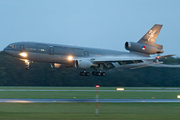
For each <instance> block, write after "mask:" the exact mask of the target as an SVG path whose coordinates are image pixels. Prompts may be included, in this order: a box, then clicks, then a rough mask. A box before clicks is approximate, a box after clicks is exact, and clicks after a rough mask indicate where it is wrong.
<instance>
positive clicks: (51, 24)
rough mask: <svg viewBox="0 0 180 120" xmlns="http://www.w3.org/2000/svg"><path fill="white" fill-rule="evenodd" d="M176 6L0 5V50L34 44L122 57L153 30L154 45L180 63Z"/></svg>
mask: <svg viewBox="0 0 180 120" xmlns="http://www.w3.org/2000/svg"><path fill="white" fill-rule="evenodd" d="M179 6H180V0H0V50H3V48H5V47H6V46H7V45H8V44H10V43H13V42H21V41H36V42H45V43H56V44H65V45H77V46H85V47H94V48H106V49H112V50H118V51H127V50H125V48H124V44H125V42H126V41H132V42H137V41H138V40H139V39H140V38H141V37H142V36H143V35H144V34H145V33H146V32H147V31H148V30H149V29H150V28H151V27H152V26H153V25H154V24H162V25H163V27H162V29H161V32H160V34H159V36H158V38H157V40H156V44H161V45H163V46H164V51H165V52H164V53H163V55H166V54H176V55H177V57H180V30H179V29H180V7H179Z"/></svg>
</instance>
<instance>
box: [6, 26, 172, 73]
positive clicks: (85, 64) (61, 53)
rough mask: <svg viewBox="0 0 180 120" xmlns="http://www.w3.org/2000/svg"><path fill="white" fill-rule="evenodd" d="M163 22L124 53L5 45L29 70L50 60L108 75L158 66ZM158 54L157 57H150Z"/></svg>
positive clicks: (32, 44) (45, 45) (57, 65)
mask: <svg viewBox="0 0 180 120" xmlns="http://www.w3.org/2000/svg"><path fill="white" fill-rule="evenodd" d="M161 28H162V25H159V24H155V25H154V26H153V27H152V28H151V29H150V30H149V31H148V32H147V33H146V34H145V35H144V36H143V37H142V38H141V39H140V40H139V41H138V42H126V43H125V49H126V50H128V51H129V52H121V51H115V50H108V49H100V48H88V47H80V46H70V45H61V44H50V43H41V42H16V43H11V44H9V45H8V46H7V47H6V48H4V50H3V51H4V52H5V53H7V54H8V55H10V56H13V57H15V58H18V59H20V60H23V61H24V62H25V65H26V70H29V69H30V64H31V63H33V62H34V61H35V62H46V63H50V66H51V67H52V68H70V67H74V68H79V69H82V70H83V72H80V73H79V75H80V76H90V72H87V71H86V69H89V68H93V69H94V71H93V72H92V75H93V76H106V73H105V72H104V70H109V69H123V68H131V69H137V68H141V67H146V66H152V67H157V66H158V65H159V64H162V63H163V62H159V59H160V58H161V57H169V56H173V55H165V56H159V54H161V53H163V52H164V51H163V45H159V44H155V41H156V38H157V36H158V35H159V32H160V30H161ZM152 54H157V56H151V55H152Z"/></svg>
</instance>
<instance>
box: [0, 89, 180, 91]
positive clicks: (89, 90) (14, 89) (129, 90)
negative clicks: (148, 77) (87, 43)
mask: <svg viewBox="0 0 180 120" xmlns="http://www.w3.org/2000/svg"><path fill="white" fill-rule="evenodd" d="M1 91H14V92H23V91H24V92H26V91H32V92H41V91H42V92H45V91H47V92H48V91H49V92H56V91H57V92H58V91H59V92H88V91H96V90H24V89H19V90H16V89H9V90H8V89H0V92H1ZM99 91H100V92H180V90H123V91H117V90H99Z"/></svg>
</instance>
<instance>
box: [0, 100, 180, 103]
mask: <svg viewBox="0 0 180 120" xmlns="http://www.w3.org/2000/svg"><path fill="white" fill-rule="evenodd" d="M95 102H96V99H0V103H95ZM98 102H100V103H180V99H98Z"/></svg>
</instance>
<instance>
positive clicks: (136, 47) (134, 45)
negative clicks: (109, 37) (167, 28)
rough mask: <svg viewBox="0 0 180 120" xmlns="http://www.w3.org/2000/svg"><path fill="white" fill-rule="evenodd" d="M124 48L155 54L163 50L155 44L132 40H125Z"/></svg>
mask: <svg viewBox="0 0 180 120" xmlns="http://www.w3.org/2000/svg"><path fill="white" fill-rule="evenodd" d="M125 48H126V50H129V51H135V52H140V53H145V54H156V53H163V52H164V51H162V50H160V49H158V48H157V47H155V46H151V45H146V44H141V43H134V42H126V43H125Z"/></svg>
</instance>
